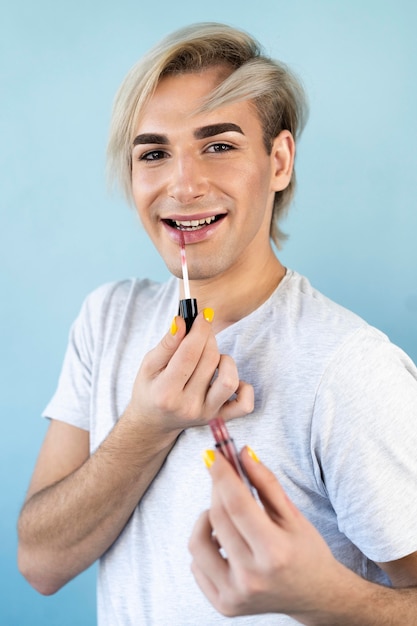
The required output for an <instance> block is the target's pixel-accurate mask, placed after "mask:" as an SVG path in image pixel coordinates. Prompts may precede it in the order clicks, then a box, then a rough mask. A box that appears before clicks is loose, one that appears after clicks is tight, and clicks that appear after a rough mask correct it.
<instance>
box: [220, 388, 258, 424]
mask: <svg viewBox="0 0 417 626" xmlns="http://www.w3.org/2000/svg"><path fill="white" fill-rule="evenodd" d="M254 405H255V394H254V390H253V387H252V385H250V384H249V383H246V382H245V381H243V380H240V381H239V385H238V387H237V389H236V390H235V394H234V395H233V397H232V398H230V399H229V400H228V401H227V402H225V404H223V406H222V407H221V408H220V409H219V411H218V414H219V416H220V417H222V418H223V419H224V420H225V421H228V420H231V419H234V418H235V417H243V416H244V415H249V413H252V411H253V408H254Z"/></svg>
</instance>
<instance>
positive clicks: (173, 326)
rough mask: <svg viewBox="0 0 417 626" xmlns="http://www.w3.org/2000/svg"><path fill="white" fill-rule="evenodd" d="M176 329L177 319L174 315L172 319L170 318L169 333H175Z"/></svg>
mask: <svg viewBox="0 0 417 626" xmlns="http://www.w3.org/2000/svg"><path fill="white" fill-rule="evenodd" d="M177 330H178V326H177V320H176V318H175V317H174V319H173V320H172V323H171V328H170V329H169V332H170V333H171V335H176V333H177Z"/></svg>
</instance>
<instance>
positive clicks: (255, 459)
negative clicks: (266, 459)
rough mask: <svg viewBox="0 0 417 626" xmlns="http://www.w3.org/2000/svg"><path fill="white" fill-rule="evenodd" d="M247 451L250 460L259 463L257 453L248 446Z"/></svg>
mask: <svg viewBox="0 0 417 626" xmlns="http://www.w3.org/2000/svg"><path fill="white" fill-rule="evenodd" d="M246 450H247V451H248V454H249V456H250V458H251V459H252V461H255V463H259V459H258V457H257V455H256V453H255V452H254V451H253V450H252V448H251V447H250V446H246Z"/></svg>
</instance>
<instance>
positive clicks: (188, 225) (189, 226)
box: [164, 215, 224, 231]
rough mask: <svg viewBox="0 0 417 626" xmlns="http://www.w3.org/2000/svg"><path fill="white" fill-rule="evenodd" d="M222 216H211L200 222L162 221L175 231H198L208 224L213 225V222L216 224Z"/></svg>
mask: <svg viewBox="0 0 417 626" xmlns="http://www.w3.org/2000/svg"><path fill="white" fill-rule="evenodd" d="M223 217H224V215H212V216H210V217H204V218H202V219H201V220H164V222H166V223H167V224H168V225H169V226H171V228H176V229H177V230H187V231H193V230H200V229H201V228H204V227H205V226H208V225H209V224H213V223H214V222H218V221H219V220H220V219H223Z"/></svg>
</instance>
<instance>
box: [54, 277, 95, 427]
mask: <svg viewBox="0 0 417 626" xmlns="http://www.w3.org/2000/svg"><path fill="white" fill-rule="evenodd" d="M104 292H105V288H104V287H103V288H99V289H97V290H96V291H95V292H93V293H92V294H90V295H89V296H88V297H87V298H86V300H85V301H84V303H83V305H82V307H81V310H80V313H79V315H78V317H77V318H76V320H75V321H74V323H73V324H72V326H71V329H70V333H69V338H68V345H67V349H66V353H65V357H64V361H63V365H62V369H61V373H60V376H59V380H58V385H57V388H56V391H55V393H54V395H53V396H52V398H51V400H50V402H49V403H48V405H47V406H46V408H45V410H44V411H43V413H42V415H43V416H44V417H47V418H50V419H56V420H59V421H62V422H66V423H68V424H71V425H72V426H77V427H78V428H82V429H84V430H90V407H91V386H92V377H93V363H94V346H95V343H96V341H97V338H96V337H95V332H94V331H95V330H96V329H97V328H98V326H99V324H98V323H97V319H96V318H97V317H99V310H100V303H101V302H102V300H103V295H104Z"/></svg>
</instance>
